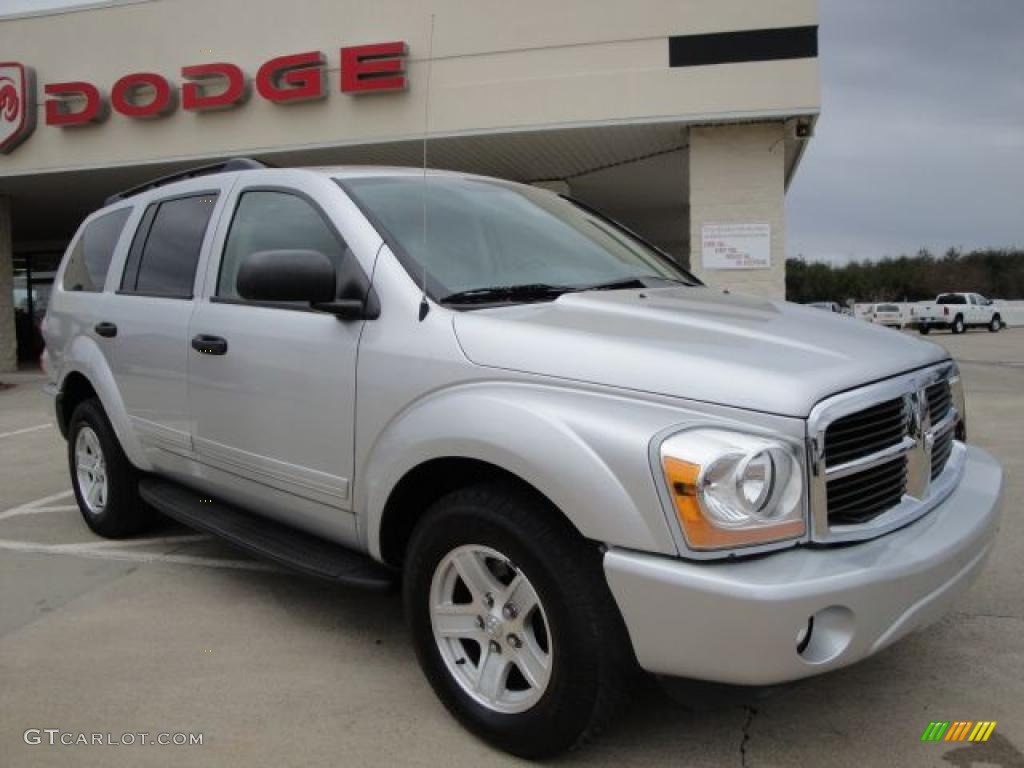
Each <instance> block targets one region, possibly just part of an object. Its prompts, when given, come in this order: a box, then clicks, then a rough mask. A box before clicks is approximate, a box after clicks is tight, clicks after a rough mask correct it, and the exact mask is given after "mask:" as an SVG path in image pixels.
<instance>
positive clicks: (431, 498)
mask: <svg viewBox="0 0 1024 768" xmlns="http://www.w3.org/2000/svg"><path fill="white" fill-rule="evenodd" d="M483 483H493V484H499V483H504V484H507V485H509V486H514V487H516V488H518V489H520V490H521V491H523V492H525V493H528V494H530V495H532V496H534V497H535V498H536V499H537V500H538V501H540V502H541V503H543V504H544V505H545V506H547V507H548V508H549V509H550V510H551V512H552V514H555V515H558V516H559V517H561V518H563V519H564V520H565V521H566V522H567V523H568V524H569V525H572V522H571V521H570V520H568V518H566V517H565V515H564V514H562V512H561V510H559V509H558V507H557V506H555V504H554V503H553V502H552V501H551V499H549V498H548V497H547V496H545V495H544V494H543V493H541V492H540V491H539V490H538V489H537V488H535V487H534V486H533V485H531V484H530V483H528V482H527V481H526V480H524V479H523V478H521V477H519V476H518V475H517V474H515V473H514V472H510V471H509V470H507V469H505V468H503V467H500V466H498V465H497V464H492V463H490V462H487V461H482V460H480V459H477V458H472V457H469V456H444V457H438V458H435V459H429V460H427V461H424V462H423V463H421V464H418V465H417V466H415V467H413V468H412V469H410V470H409V471H408V472H406V473H405V475H403V476H402V479H401V480H399V481H398V483H397V484H396V485H395V487H394V489H392V491H391V493H390V494H389V496H388V500H387V502H386V503H385V505H384V509H383V511H382V513H381V520H380V535H379V546H380V555H381V557H382V558H383V560H384V562H386V563H388V564H389V565H393V566H396V567H398V566H401V564H402V561H403V559H404V557H405V548H406V545H407V544H408V543H409V538H410V537H411V536H412V532H413V529H415V527H416V524H417V523H418V522H419V520H420V519H421V518H422V516H423V514H424V513H425V512H426V511H427V509H429V508H430V506H431V505H432V504H433V503H434V502H436V501H437V500H438V499H440V498H442V497H443V496H445V495H447V494H448V493H451V492H452V491H455V490H458V489H460V488H466V487H469V486H472V485H477V484H483ZM574 529H575V527H574ZM575 530H577V531H578V529H575Z"/></svg>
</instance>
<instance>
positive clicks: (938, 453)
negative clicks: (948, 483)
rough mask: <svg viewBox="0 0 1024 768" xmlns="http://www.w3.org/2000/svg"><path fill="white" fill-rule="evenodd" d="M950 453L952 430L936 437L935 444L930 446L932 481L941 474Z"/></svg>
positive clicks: (951, 449) (951, 448) (951, 450)
mask: <svg viewBox="0 0 1024 768" xmlns="http://www.w3.org/2000/svg"><path fill="white" fill-rule="evenodd" d="M952 452H953V430H952V429H949V430H946V431H945V432H943V433H942V434H941V435H939V436H938V437H936V438H935V444H934V445H933V446H932V480H934V479H935V478H937V477H938V476H939V475H941V474H942V470H944V469H945V468H946V462H947V461H949V455H950V454H951V453H952Z"/></svg>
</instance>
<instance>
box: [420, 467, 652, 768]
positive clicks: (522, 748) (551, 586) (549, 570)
mask: <svg viewBox="0 0 1024 768" xmlns="http://www.w3.org/2000/svg"><path fill="white" fill-rule="evenodd" d="M474 564H476V565H482V568H481V571H480V572H478V573H477V574H476V578H475V579H474V581H476V582H477V585H476V586H474V588H472V589H470V588H469V587H468V585H469V584H470V582H469V581H467V580H465V579H464V578H463V576H462V573H471V574H472V573H474V571H475V568H474ZM513 564H514V565H513ZM511 579H515V580H516V584H517V585H518V586H517V587H516V588H515V589H511V590H510V589H509V588H508V587H507V585H508V584H510V583H511ZM492 588H493V589H495V590H497V591H496V592H492V593H491V594H492V595H493V596H494V599H493V600H492V601H491V603H490V604H489V603H488V601H487V599H486V597H485V596H486V594H487V591H486V590H487V589H492ZM460 590H461V595H460V594H459V591H460ZM481 591H483V592H484V596H483V597H482V596H481V595H479V592H481ZM403 592H404V599H405V611H406V618H407V620H408V622H409V627H410V630H411V632H412V637H413V642H414V645H415V647H416V653H417V656H418V657H419V661H420V665H421V667H422V668H423V671H424V673H425V674H426V676H427V679H428V680H429V681H430V684H431V685H432V686H433V688H434V691H435V693H436V694H437V696H438V697H439V698H440V699H441V701H442V702H443V703H444V705H445V706H446V707H447V708H448V710H449V711H450V712H451V713H452V714H453V715H454V716H455V717H456V718H457V719H458V720H459V721H461V722H462V724H463V725H465V726H466V727H467V728H468V729H469V730H471V731H472V732H473V733H475V734H477V735H478V736H479V737H481V738H483V739H484V740H486V741H488V742H490V743H491V744H493V745H495V746H497V747H499V748H501V749H504V750H505V751H507V752H510V753H512V754H514V755H518V756H519V757H525V758H532V759H536V758H541V757H548V756H552V755H556V754H558V753H560V752H564V751H566V750H570V749H574V748H577V747H579V746H581V745H583V744H585V743H586V742H587V741H588V740H590V739H591V738H593V737H594V736H595V735H597V734H598V733H599V732H600V731H601V730H602V728H603V727H604V726H605V725H607V724H608V723H609V721H610V720H611V719H612V717H613V716H614V715H615V714H616V713H617V712H618V711H619V709H620V707H621V706H622V705H623V704H624V703H625V699H626V693H627V690H628V688H629V687H630V683H631V682H632V681H633V680H634V679H635V676H636V674H637V670H638V667H637V665H636V660H635V657H634V655H633V651H632V647H631V645H630V643H629V638H628V635H627V633H626V629H625V626H624V624H623V622H622V617H621V614H620V613H619V611H618V608H617V607H616V605H615V603H614V600H613V598H612V596H611V593H610V591H609V589H608V585H607V583H606V582H605V579H604V574H603V570H602V568H601V554H600V552H599V551H598V549H597V547H596V546H594V545H593V544H592V543H590V542H588V541H586V540H585V539H583V538H582V537H581V536H580V535H579V534H578V533H577V532H576V531H575V530H574V529H573V528H572V527H571V526H570V525H569V524H568V523H567V522H566V521H565V519H564V518H562V517H561V516H560V515H559V514H558V512H557V510H554V509H552V508H551V507H550V506H549V505H548V504H547V503H546V502H545V501H544V500H543V499H540V498H538V497H535V496H534V495H532V494H531V493H529V492H527V491H525V490H524V489H521V488H519V487H517V486H515V485H513V484H508V485H506V484H486V485H479V486H474V487H472V488H466V489H462V490H458V491H455V492H453V493H451V494H449V495H448V496H445V497H444V498H442V499H441V500H440V501H438V502H437V503H436V504H434V505H433V506H432V507H431V509H430V510H429V512H428V513H427V514H426V515H425V516H424V518H423V519H422V520H421V521H420V523H419V525H418V526H417V528H416V530H415V531H414V533H413V535H412V538H411V540H410V542H409V546H408V549H407V550H406V560H405V569H404V583H403ZM509 593H511V597H508V594H509ZM448 595H450V599H449V598H448V597H447V596H448ZM524 595H525V596H526V597H525V599H521V598H523V597H524ZM531 595H532V596H535V597H536V606H537V607H536V608H530V607H526V608H525V609H523V608H522V607H521V606H517V605H516V601H517V600H518V601H520V602H521V603H525V604H526V605H527V606H529V605H530V603H531V600H530V597H529V596H531ZM456 597H458V598H459V599H458V600H456ZM507 597H508V602H509V603H512V604H513V606H515V607H513V608H511V609H509V610H510V611H511V613H508V612H506V611H505V610H503V609H504V607H505V605H506V604H507V603H506V598H507ZM438 604H443V605H446V606H448V610H449V611H451V610H453V608H454V610H456V611H458V612H459V614H460V618H459V621H460V622H462V623H460V625H459V627H458V629H457V631H456V632H455V634H456V635H457V636H458V637H459V638H461V639H454V638H452V639H450V638H445V637H442V636H440V635H438V634H435V629H434V621H435V618H436V620H437V621H438V622H441V621H442V620H447V618H448V617H445V616H443V615H439V613H438V612H435V609H434V606H435V605H438ZM457 605H463V606H464V607H463V608H456V607H455V606H457ZM516 608H520V609H521V612H519V611H517V610H516ZM477 612H479V613H477ZM475 613H477V616H473V615H472V614H475ZM510 615H511V616H512V618H511V619H510V618H509V617H510ZM517 621H518V622H519V623H518V624H517V623H516V622H517ZM481 626H483V628H481ZM517 633H518V634H517ZM517 638H518V640H517ZM517 641H518V642H519V645H515V643H516V642H517ZM545 646H546V648H545ZM517 648H519V650H516V649H517ZM485 653H486V654H487V655H486V656H485ZM460 658H461V660H460ZM545 661H546V667H545V665H544V662H545ZM529 668H532V669H533V678H532V679H533V680H534V681H540V683H539V684H538V685H533V684H532V682H531V678H530V677H529V676H528V675H527V674H526V673H525V672H523V671H522V670H524V669H529ZM487 669H492V670H495V669H504V670H505V672H504V673H503V674H499V675H497V676H496V677H494V678H491V679H494V680H497V681H499V682H498V683H496V684H495V685H487V684H486V683H485V684H484V685H483V686H482V692H481V691H480V689H477V692H473V688H474V681H475V679H476V675H477V674H478V672H479V670H487ZM545 669H546V673H545V672H544V670H545ZM545 674H546V677H545ZM487 677H488V678H490V675H488V676H487ZM500 681H503V682H500ZM490 693H496V695H494V696H491V695H489V694H490Z"/></svg>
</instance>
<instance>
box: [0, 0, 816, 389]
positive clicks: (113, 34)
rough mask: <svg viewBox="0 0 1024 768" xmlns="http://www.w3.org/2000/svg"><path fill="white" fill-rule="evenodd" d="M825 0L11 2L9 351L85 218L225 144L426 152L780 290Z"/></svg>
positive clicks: (6, 37)
mask: <svg viewBox="0 0 1024 768" xmlns="http://www.w3.org/2000/svg"><path fill="white" fill-rule="evenodd" d="M817 14H818V9H817V3H816V0H773V2H750V1H749V0H633V1H632V2H628V3H627V2H618V1H617V0H559V2H550V0H543V1H542V0H518V1H517V2H514V3H499V2H491V1H490V0H479V1H478V2H466V0H382V2H378V3H366V2H357V1H356V0H294V1H293V2H290V3H282V2H277V1H275V0H107V1H106V2H92V3H87V4H85V5H82V6H78V7H75V8H65V9H63V10H53V11H35V12H25V13H14V14H9V15H0V371H3V370H12V369H13V368H14V367H15V366H16V365H17V359H18V357H20V358H21V359H22V360H23V361H25V360H29V361H30V360H32V359H33V358H34V357H37V356H38V353H39V349H38V343H39V340H38V331H37V326H38V321H39V319H40V318H41V317H42V314H43V312H44V311H45V306H46V301H47V296H48V294H49V288H50V284H51V283H52V276H53V272H54V270H55V269H56V265H57V264H58V262H59V260H60V256H61V254H62V253H63V250H64V248H65V246H66V244H67V242H68V241H69V240H70V238H71V237H72V236H73V234H74V232H75V230H76V228H77V226H78V223H79V222H80V220H81V219H82V218H83V217H84V216H85V215H87V214H88V213H89V212H90V211H93V210H95V209H96V208H98V207H100V206H101V205H103V201H104V199H105V198H106V197H107V196H109V195H111V194H113V193H115V192H117V191H119V190H123V189H125V188H128V187H131V186H134V185H137V184H140V183H142V182H144V181H146V180H148V179H152V178H154V177H157V176H161V175H165V174H169V173H173V172H176V171H180V170H183V169H187V168H189V167H192V166H197V165H203V164H208V163H212V162H216V161H218V160H222V159H225V158H230V157H250V158H255V159H259V160H262V161H264V162H266V163H269V164H273V165H282V166H287V165H342V164H367V163H371V164H386V165H414V166H420V165H421V164H422V163H423V158H424V138H425V137H427V138H428V139H429V140H428V141H427V152H426V155H427V163H428V165H429V166H430V167H432V168H445V169H453V170H460V171H469V172H474V173H481V174H487V175H491V176H498V177H502V178H507V179H512V180H515V181H520V182H525V183H530V184H537V185H541V186H545V187H548V188H550V189H553V190H556V191H558V192H560V193H564V194H569V195H571V196H572V197H574V198H577V199H579V200H581V201H583V202H585V203H587V204H588V205H591V206H593V207H596V208H598V209H600V210H602V211H604V212H605V213H607V214H609V215H610V216H612V217H613V218H616V219H618V220H619V221H621V222H623V223H624V224H625V225H626V226H628V227H630V228H631V229H634V230H636V231H637V232H639V233H640V234H642V235H643V236H644V237H646V238H647V239H648V240H650V241H652V242H654V243H655V244H657V245H659V246H661V247H662V248H663V249H664V250H666V251H667V252H669V253H670V254H671V255H672V256H674V257H675V258H677V259H679V260H680V261H681V262H682V263H684V264H686V265H688V266H689V267H690V269H691V270H692V271H693V272H695V273H696V274H697V275H698V276H700V277H701V278H702V279H703V280H704V281H705V282H707V283H709V284H711V285H714V286H721V287H724V288H729V289H730V290H736V291H743V292H750V293H755V294H758V295H763V296H767V297H777V298H781V297H782V296H783V295H784V293H785V212H784V211H785V209H784V198H785V192H786V189H787V187H788V185H789V183H790V181H791V180H792V178H793V175H794V173H795V172H796V170H797V167H798V165H799V163H800V158H801V155H802V154H803V152H804V150H805V147H806V144H807V142H808V140H809V137H810V135H811V134H812V133H813V126H814V121H815V119H816V116H817V114H818V111H819V105H820V87H819V77H818V61H817V23H818V21H817Z"/></svg>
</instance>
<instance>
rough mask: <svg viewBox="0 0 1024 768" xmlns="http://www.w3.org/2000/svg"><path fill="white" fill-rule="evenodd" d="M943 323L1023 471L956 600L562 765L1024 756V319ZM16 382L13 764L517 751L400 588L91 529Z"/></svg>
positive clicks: (9, 467) (1004, 447)
mask: <svg viewBox="0 0 1024 768" xmlns="http://www.w3.org/2000/svg"><path fill="white" fill-rule="evenodd" d="M929 338H930V339H932V340H933V341H936V342H938V343H941V344H944V345H945V346H947V347H948V348H949V349H950V350H951V351H952V352H953V354H954V355H955V356H956V358H957V359H958V360H959V361H960V363H961V368H962V370H963V374H964V378H965V381H966V385H967V393H968V426H969V431H970V438H971V442H974V443H977V444H979V445H981V446H983V447H985V448H986V449H988V450H990V451H991V452H993V453H994V454H995V455H996V456H997V457H999V459H1000V460H1001V461H1002V462H1003V465H1004V467H1005V469H1006V472H1007V486H1006V500H1007V504H1006V512H1005V516H1004V522H1003V527H1002V530H1001V534H1000V541H999V542H998V545H997V547H996V550H995V552H994V554H993V556H992V559H991V560H990V562H989V566H988V568H987V570H986V571H985V572H984V574H983V575H982V576H981V578H980V579H979V581H978V582H977V583H976V584H975V586H974V587H973V588H972V589H971V590H970V591H969V592H968V593H967V594H966V595H964V596H963V597H962V598H961V599H960V601H959V602H958V604H957V605H956V607H955V609H954V610H953V612H952V613H951V614H949V615H948V616H947V617H946V618H944V619H943V620H941V621H940V622H939V623H937V624H935V625H933V626H931V627H929V628H927V629H925V630H924V631H921V632H918V633H916V634H914V635H911V636H910V637H908V638H906V639H904V640H903V641H902V642H900V643H897V644H896V645H895V646H893V647H891V648H889V649H887V650H886V651H884V652H882V653H880V654H879V655H877V656H876V657H874V658H872V659H869V660H867V661H864V662H862V663H860V664H857V665H855V666H853V667H851V668H848V669H845V670H841V671H839V672H835V673H832V674H829V675H825V676H823V677H819V678H815V679H811V680H808V681H805V682H803V683H801V684H799V685H796V686H793V687H790V688H786V689H784V690H781V691H775V692H773V693H772V695H770V696H768V697H754V696H752V695H748V694H744V695H742V696H741V695H737V696H736V697H735V698H730V697H726V698H724V700H723V699H721V698H719V697H715V703H714V704H712V703H711V702H710V701H708V700H706V699H703V698H699V699H698V700H695V704H699V705H700V706H697V707H684V706H681V705H679V704H678V703H676V702H675V701H673V700H671V699H670V698H668V697H667V696H666V695H664V694H663V693H662V692H661V690H660V689H659V688H657V687H656V686H651V687H650V688H648V689H645V690H643V691H641V693H640V695H639V697H638V700H637V701H636V702H635V704H634V705H633V707H632V708H631V710H630V711H629V712H628V713H627V714H626V715H625V716H624V717H623V718H622V719H621V721H620V722H619V723H617V724H616V725H615V727H613V728H612V729H611V730H610V731H609V732H608V733H607V734H605V735H604V736H602V737H601V738H600V739H599V740H598V741H597V742H596V743H594V744H593V745H591V746H590V747H588V748H586V749H584V750H583V751H581V752H578V753H576V754H573V755H570V756H568V757H566V758H563V759H562V760H560V761H558V762H559V763H560V764H562V765H575V764H580V765H587V766H604V765H607V766H616V767H617V768H618V767H619V766H623V765H629V766H633V765H687V766H705V765H707V766H711V765H715V766H717V765H737V766H740V765H742V766H772V765H774V766H784V765H786V766H791V765H801V766H847V765H848V766H863V765H909V766H916V765H939V766H948V765H957V766H961V765H962V766H967V765H972V764H974V765H1001V766H1024V755H1022V752H1021V751H1022V750H1024V589H1022V587H1024V521H1022V519H1021V515H1020V514H1019V512H1020V509H1019V503H1018V501H1019V499H1021V497H1022V496H1024V429H1022V426H1024V329H1014V330H1010V331H1005V332H1003V333H1000V334H996V335H993V334H988V333H985V332H972V333H968V334H966V335H964V336H958V337H953V336H950V335H948V334H933V335H932V336H930V337H929ZM0 381H4V382H7V383H9V384H10V383H13V384H14V385H15V386H14V387H13V388H9V389H6V390H3V391H0V766H11V767H13V766H29V765H31V766H50V765H61V766H66V765H70V766H93V765H95V766H122V765H132V766H148V765H167V764H171V763H172V762H173V763H174V764H177V765H188V766H192V765H202V766H224V765H246V766H274V768H279V767H280V766H292V765H295V766H297V765H321V764H325V765H326V764H331V765H346V766H378V765H389V766H391V765H421V766H428V765H429V766H434V765H449V766H463V765H465V766H474V768H481V767H482V766H489V765H506V764H510V763H514V762H516V761H515V760H513V759H511V758H509V757H508V756H507V755H505V754H503V753H500V752H497V751H495V750H493V749H491V748H490V747H488V746H486V745H485V744H483V743H481V742H480V741H478V740H476V739H475V738H473V737H472V736H470V735H469V734H468V733H466V732H465V731H464V730H463V729H462V728H461V727H460V726H458V725H457V724H456V723H455V722H454V721H453V720H452V719H451V718H450V717H449V716H448V715H447V713H446V712H445V710H444V709H443V708H442V706H441V705H440V704H439V703H438V702H437V700H436V699H435V698H434V695H433V693H432V692H431V690H430V688H429V686H428V685H427V683H426V682H425V680H424V678H423V677H422V675H421V674H420V672H419V668H418V667H417V664H416V661H415V658H414V654H413V651H412V648H411V646H410V643H409V640H408V638H407V636H406V632H405V627H404V625H403V621H402V612H401V605H400V602H399V599H398V596H397V595H395V594H385V595H381V594H371V593H362V592H359V591H355V590H342V589H337V588H333V587H328V586H324V585H321V584H319V583H317V582H313V581H310V580H307V579H305V578H303V577H298V576H293V575H291V574H288V573H284V572H281V571H279V570H276V569H275V568H272V567H269V566H267V565H266V564H264V563H261V562H257V561H253V560H250V559H248V558H246V557H244V556H242V555H240V554H238V553H237V552H236V551H234V550H232V549H229V548H227V547H225V546H223V545H222V544H220V543H218V542H216V541H212V540H210V539H209V538H207V537H205V536H199V535H196V534H194V533H193V532H191V531H189V530H187V529H185V528H181V527H177V526H174V525H172V524H170V523H168V524H167V525H165V526H164V527H163V528H161V529H160V530H159V531H157V532H155V533H154V534H152V535H151V536H149V537H147V538H145V539H137V540H131V541H127V542H116V543H115V542H105V541H102V540H100V539H98V538H96V537H95V536H93V535H92V534H91V533H90V531H89V530H88V529H87V528H86V527H85V525H84V524H83V522H82V521H81V518H80V516H79V513H78V511H77V509H76V508H75V507H74V506H73V504H74V500H73V498H72V497H71V492H70V490H69V489H70V486H69V480H68V474H67V467H66V458H65V455H66V454H65V452H66V447H65V444H64V442H63V441H62V440H61V438H60V436H59V435H58V433H57V432H56V430H55V429H54V428H52V427H51V426H49V425H48V422H49V413H48V411H47V402H46V400H45V398H44V397H43V395H42V394H41V392H40V389H39V387H40V384H41V379H40V378H39V377H38V376H33V375H29V374H17V375H0ZM737 631H745V630H744V628H743V627H737ZM931 720H950V721H954V720H972V721H977V720H995V721H997V723H998V725H997V726H996V728H995V731H994V733H993V736H992V737H991V738H990V740H989V742H988V743H986V744H979V745H972V746H963V745H961V746H958V747H954V746H951V745H950V743H921V742H920V737H921V734H922V732H923V731H924V729H925V727H926V726H927V725H928V723H929V721H931ZM28 729H39V730H42V729H59V731H60V732H61V733H70V734H78V733H85V734H92V733H101V734H106V733H110V734H111V735H112V740H113V741H123V740H126V739H123V737H122V735H123V734H126V733H134V734H138V733H142V732H145V733H147V734H149V736H148V737H147V740H148V741H151V740H153V739H155V738H156V737H157V734H159V733H168V734H175V733H179V732H180V733H194V734H195V733H201V734H202V737H203V743H202V744H201V745H182V746H175V745H166V746H161V745H151V744H148V743H147V744H146V745H141V744H139V743H138V742H139V740H140V738H141V737H138V736H136V737H135V740H136V743H135V744H133V745H126V744H117V745H71V746H63V745H59V744H55V745H53V746H50V745H49V744H48V743H47V741H46V740H47V738H48V736H47V735H46V734H45V733H42V734H41V735H40V738H41V740H42V743H41V744H38V745H29V744H26V743H25V740H24V734H25V731H26V730H28ZM58 738H59V737H58ZM104 738H106V737H105V736H104Z"/></svg>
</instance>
